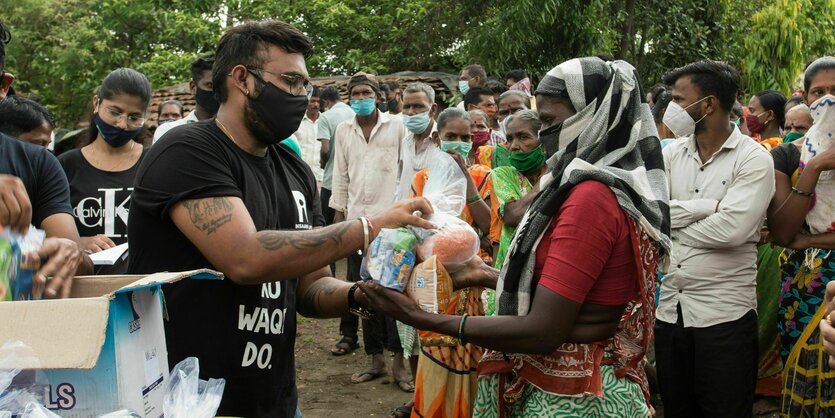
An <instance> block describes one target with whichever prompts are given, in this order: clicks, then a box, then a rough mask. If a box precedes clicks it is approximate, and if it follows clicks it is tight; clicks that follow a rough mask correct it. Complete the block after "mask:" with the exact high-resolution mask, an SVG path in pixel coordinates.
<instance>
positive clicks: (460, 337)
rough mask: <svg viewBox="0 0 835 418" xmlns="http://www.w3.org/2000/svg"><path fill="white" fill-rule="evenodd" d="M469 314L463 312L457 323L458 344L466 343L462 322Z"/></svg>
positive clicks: (465, 320)
mask: <svg viewBox="0 0 835 418" xmlns="http://www.w3.org/2000/svg"><path fill="white" fill-rule="evenodd" d="M468 316H470V315H469V314H464V316H462V317H461V322H459V323H458V344H461V345H466V344H467V339H466V338H464V324H465V323H466V322H467V317H468Z"/></svg>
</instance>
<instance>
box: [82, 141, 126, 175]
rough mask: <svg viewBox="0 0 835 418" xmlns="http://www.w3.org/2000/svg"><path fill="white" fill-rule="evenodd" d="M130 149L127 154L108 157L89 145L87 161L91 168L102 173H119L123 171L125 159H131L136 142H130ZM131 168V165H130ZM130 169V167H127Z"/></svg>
mask: <svg viewBox="0 0 835 418" xmlns="http://www.w3.org/2000/svg"><path fill="white" fill-rule="evenodd" d="M130 142H131V144H130V149H128V151H127V152H122V153H119V154H116V155H108V154H106V153H105V152H104V151H101V150H99V149H98V148H97V147H95V146H94V145H93V144H90V145H89V146H88V147H89V148H88V147H85V148H87V149H88V154H87V160H88V161H89V162H90V164H91V165H93V167H96V168H98V169H99V170H102V171H107V172H119V171H124V170H126V168H124V165H125V159H129V160H130V159H133V157H134V155H133V150H134V148H135V147H136V141H133V140H131V141H130ZM131 166H132V165H131ZM128 168H130V167H128Z"/></svg>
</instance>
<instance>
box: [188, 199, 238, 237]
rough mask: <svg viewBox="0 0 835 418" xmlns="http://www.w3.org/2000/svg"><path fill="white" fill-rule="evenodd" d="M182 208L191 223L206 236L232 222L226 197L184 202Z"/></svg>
mask: <svg viewBox="0 0 835 418" xmlns="http://www.w3.org/2000/svg"><path fill="white" fill-rule="evenodd" d="M183 206H185V208H186V209H188V215H189V217H190V218H191V223H192V224H193V225H194V226H195V227H196V228H197V229H199V230H201V231H203V232H205V233H206V234H207V235H211V234H212V233H214V232H215V231H217V230H218V229H219V228H220V227H222V226H223V225H226V224H228V223H229V222H231V221H232V203H231V202H229V198H227V197H211V198H208V199H195V200H186V201H184V202H183Z"/></svg>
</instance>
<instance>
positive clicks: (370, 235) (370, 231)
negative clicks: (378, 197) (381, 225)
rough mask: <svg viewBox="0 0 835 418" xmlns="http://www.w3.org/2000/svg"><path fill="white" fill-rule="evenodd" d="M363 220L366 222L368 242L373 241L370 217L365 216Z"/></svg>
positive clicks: (372, 225)
mask: <svg viewBox="0 0 835 418" xmlns="http://www.w3.org/2000/svg"><path fill="white" fill-rule="evenodd" d="M365 222H368V243H369V244H371V241H374V238H375V237H376V235H375V234H374V224H372V223H371V218H365Z"/></svg>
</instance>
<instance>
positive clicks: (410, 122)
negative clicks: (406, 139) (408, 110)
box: [403, 112, 429, 134]
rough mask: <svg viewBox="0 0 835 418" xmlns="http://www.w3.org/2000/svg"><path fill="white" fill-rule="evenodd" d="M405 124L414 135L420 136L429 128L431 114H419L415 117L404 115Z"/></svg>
mask: <svg viewBox="0 0 835 418" xmlns="http://www.w3.org/2000/svg"><path fill="white" fill-rule="evenodd" d="M403 124H404V125H406V129H408V130H409V132H411V133H413V134H420V133H423V131H425V130H426V128H427V127H428V126H429V112H423V113H418V114H417V115H414V116H409V115H403Z"/></svg>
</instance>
